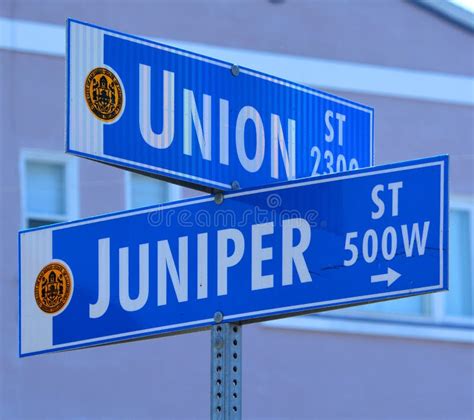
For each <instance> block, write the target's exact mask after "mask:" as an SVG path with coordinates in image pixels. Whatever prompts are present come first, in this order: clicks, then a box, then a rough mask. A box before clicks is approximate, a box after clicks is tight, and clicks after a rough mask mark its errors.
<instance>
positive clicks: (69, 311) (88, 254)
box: [19, 156, 448, 356]
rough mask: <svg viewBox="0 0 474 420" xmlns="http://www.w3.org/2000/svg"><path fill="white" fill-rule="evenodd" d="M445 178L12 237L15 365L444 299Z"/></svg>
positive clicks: (354, 183)
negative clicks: (23, 359) (439, 295)
mask: <svg viewBox="0 0 474 420" xmlns="http://www.w3.org/2000/svg"><path fill="white" fill-rule="evenodd" d="M447 179H448V159H447V157H445V156H441V157H434V158H428V159H422V160H417V161H411V162H405V163H397V164H391V165H385V166H378V167H373V168H366V169H360V170H357V171H352V172H348V173H343V174H332V175H327V176H321V177H316V178H310V179H306V180H300V181H290V182H286V183H280V184H275V185H271V186H267V187H264V188H253V189H247V190H240V191H238V192H229V193H226V194H224V197H223V199H219V195H216V196H212V195H209V196H204V197H196V198H191V199H186V200H182V201H177V202H173V203H167V204H163V205H160V206H156V207H148V208H143V209H137V210H132V211H126V212H121V213H113V214H107V215H103V216H99V217H92V218H88V219H84V220H78V221H75V222H69V223H62V224H58V225H52V226H49V227H40V228H37V229H31V230H26V231H22V232H20V234H19V250H20V355H21V356H26V355H32V354H36V353H41V352H51V351H58V350H63V349H68V348H77V347H85V346H91V345H97V344H100V343H109V342H116V341H124V340H130V339H134V338H138V337H146V336H154V335H158V334H162V333H171V332H177V331H185V330H189V331H191V330H194V329H197V328H203V327H208V326H210V325H212V324H214V316H215V315H216V314H218V315H219V317H221V318H222V320H223V321H224V322H251V321H256V320H261V319H270V318H272V317H277V316H288V315H291V314H298V313H302V312H309V311H320V310H324V309H329V308H335V307H341V306H350V305H357V304H361V303H369V302H374V301H380V300H385V299H393V298H399V297H404V296H410V295H417V294H421V293H428V292H435V291H440V290H447V288H448V278H447V258H448V255H447V241H448V184H447ZM220 198H222V197H220Z"/></svg>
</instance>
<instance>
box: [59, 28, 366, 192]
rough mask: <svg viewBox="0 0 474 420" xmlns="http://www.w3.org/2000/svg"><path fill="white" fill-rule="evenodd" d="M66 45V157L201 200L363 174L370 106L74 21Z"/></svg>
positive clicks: (167, 46) (68, 31) (68, 30)
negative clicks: (204, 195)
mask: <svg viewBox="0 0 474 420" xmlns="http://www.w3.org/2000/svg"><path fill="white" fill-rule="evenodd" d="M67 34H68V38H67V119H66V121H67V131H66V133H67V136H66V137H67V138H66V151H67V152H68V153H72V154H75V155H78V156H82V157H86V158H90V159H94V160H97V161H99V162H103V163H107V164H110V165H114V166H119V167H122V168H125V169H128V170H133V171H137V172H140V173H144V174H148V175H150V176H155V177H158V178H162V179H165V180H168V181H173V182H176V183H180V184H183V185H187V186H191V187H194V188H198V189H202V190H205V191H214V190H224V191H225V190H230V189H235V188H239V187H241V188H247V187H254V186H263V185H267V184H271V183H276V182H282V181H287V180H292V179H298V178H305V177H309V176H315V175H319V174H330V173H335V172H341V171H346V170H352V169H357V168H363V167H368V166H371V165H373V120H374V118H373V114H374V111H373V109H372V108H370V107H367V106H365V105H361V104H358V103H355V102H353V101H350V100H347V99H343V98H340V97H337V96H334V95H331V94H329V93H324V92H321V91H319V90H316V89H312V88H309V87H306V86H301V85H298V84H296V83H293V82H289V81H286V80H282V79H279V78H277V77H274V76H270V75H267V74H263V73H260V72H258V71H255V70H251V69H247V68H244V67H238V66H236V65H235V64H231V63H227V62H224V61H221V60H218V59H214V58H210V57H205V56H203V55H200V54H196V53H193V52H189V51H184V50H181V49H179V48H175V47H172V46H169V45H164V44H161V43H157V42H154V41H151V40H149V39H144V38H139V37H135V36H132V35H127V34H123V33H119V32H116V31H113V30H110V29H105V28H100V27H98V26H95V25H91V24H87V23H83V22H79V21H76V20H72V19H69V20H68V22H67ZM348 77H350V75H348Z"/></svg>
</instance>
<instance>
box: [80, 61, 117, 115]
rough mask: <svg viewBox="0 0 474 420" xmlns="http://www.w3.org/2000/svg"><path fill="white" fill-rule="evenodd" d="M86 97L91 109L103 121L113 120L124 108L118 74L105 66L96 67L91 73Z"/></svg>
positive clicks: (88, 77)
mask: <svg viewBox="0 0 474 420" xmlns="http://www.w3.org/2000/svg"><path fill="white" fill-rule="evenodd" d="M84 97H85V99H86V103H87V106H88V107H89V109H90V111H91V112H92V113H93V114H94V115H95V117H96V118H98V119H99V120H101V121H105V122H112V121H113V120H115V118H117V116H118V115H119V114H120V111H121V110H122V106H123V91H122V86H120V82H119V80H118V79H117V76H115V74H114V73H112V72H111V71H110V70H109V69H106V68H104V67H96V68H95V69H94V70H92V71H91V72H90V73H89V75H88V76H87V78H86V82H85V84H84Z"/></svg>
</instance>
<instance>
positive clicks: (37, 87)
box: [0, 0, 474, 419]
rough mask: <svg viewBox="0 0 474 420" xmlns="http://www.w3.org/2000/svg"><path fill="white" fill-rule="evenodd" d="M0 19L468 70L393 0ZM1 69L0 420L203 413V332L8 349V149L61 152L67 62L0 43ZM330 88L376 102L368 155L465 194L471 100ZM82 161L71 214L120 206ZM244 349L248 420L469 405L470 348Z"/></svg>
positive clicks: (319, 341) (65, 12)
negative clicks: (435, 168) (413, 165)
mask: <svg viewBox="0 0 474 420" xmlns="http://www.w3.org/2000/svg"><path fill="white" fill-rule="evenodd" d="M0 15H1V16H3V17H13V18H15V19H25V20H32V21H38V22H48V23H52V24H60V25H63V24H64V21H65V18H66V17H68V16H70V17H74V18H78V19H84V20H87V21H91V22H93V23H97V24H100V25H104V26H109V27H112V28H115V29H117V30H123V31H127V32H131V33H136V34H143V35H148V36H153V37H163V38H170V39H176V40H185V41H194V42H201V43H209V44H213V45H220V46H229V47H236V48H240V49H252V50H264V51H272V52H276V53H285V54H294V55H301V56H307V57H315V58H324V59H330V60H342V61H345V62H355V63H369V64H375V65H379V66H389V67H397V68H398V67H403V68H408V69H414V70H420V71H423V72H427V71H428V72H442V73H448V74H452V75H464V76H471V77H472V75H473V73H474V61H473V59H472V54H471V55H470V54H468V53H467V52H468V51H472V45H473V44H472V41H473V37H472V34H471V33H469V32H467V31H465V30H463V29H461V28H459V27H457V26H455V25H453V24H451V23H448V22H446V21H444V20H442V19H441V18H439V17H437V16H434V15H432V14H430V13H427V12H425V11H424V10H422V9H419V8H417V7H415V6H413V5H412V4H410V3H408V2H401V1H386V2H381V1H375V0H374V1H370V0H366V1H359V2H355V1H332V2H329V1H314V2H313V1H295V0H293V1H291V0H287V1H285V2H283V3H281V4H271V3H270V2H268V1H264V0H258V1H250V0H246V1H241V2H237V1H205V0H202V1H160V2H152V1H139V2H137V1H131V0H122V1H120V2H112V1H102V2H92V1H78V0H68V1H62V2H59V1H47V0H43V1H41V2H39V1H34V0H30V1H13V0H9V1H6V2H5V3H3V2H2V3H1V7H0ZM0 24H1V23H0ZM0 71H1V73H0V75H1V78H0V92H2V94H1V95H0V115H1V117H0V118H1V120H0V121H1V126H0V136H1V137H0V151H1V157H0V158H1V163H0V174H1V175H0V181H1V190H0V191H1V202H2V205H1V206H0V220H1V223H0V227H1V231H0V232H1V239H0V246H1V249H2V253H1V258H2V259H1V260H0V264H1V270H0V272H1V273H2V285H1V286H0V314H1V319H0V326H1V331H2V333H1V335H0V337H1V338H0V340H1V349H0V357H1V359H0V371H1V376H0V418H5V419H23V418H45V419H46V418H48V419H53V418H130V419H131V418H206V417H208V415H209V373H210V372H209V369H210V361H209V354H210V348H209V343H210V334H209V332H206V331H205V332H199V333H194V334H188V335H180V336H175V337H166V338H160V339H153V340H145V341H140V342H134V343H127V344H120V345H113V346H106V347H98V348H91V349H85V350H78V351H71V352H64V353H57V354H48V355H42V356H37V357H31V358H26V359H19V358H18V356H17V353H18V352H17V347H18V339H17V335H18V316H17V313H18V304H17V290H18V273H17V271H18V270H17V245H16V243H17V231H18V229H19V228H20V226H21V220H22V215H21V208H20V199H21V191H20V182H19V155H20V151H21V150H22V149H25V148H28V149H41V150H51V151H62V150H63V144H64V115H65V110H64V101H65V99H64V98H65V90H64V85H65V80H64V59H63V58H61V57H58V56H50V55H39V54H26V53H19V52H14V51H8V50H0ZM278 71H279V70H278V69H275V74H277V75H278ZM347 77H348V78H350V77H351V75H350V74H348V75H347ZM296 81H298V80H296ZM334 92H335V93H336V94H339V95H341V96H344V97H347V98H349V99H353V100H356V101H359V102H362V103H365V104H367V105H370V106H373V107H374V108H375V116H376V117H375V146H376V149H375V157H376V158H375V160H376V163H386V162H394V161H398V160H405V159H411V158H417V157H423V156H427V155H434V154H441V153H449V154H450V156H451V175H450V176H451V183H450V188H451V192H452V193H453V194H457V195H463V196H468V197H472V196H473V194H474V183H473V179H474V172H473V171H474V169H473V168H474V128H473V121H474V118H473V117H474V115H473V107H472V103H471V105H469V104H453V103H452V102H450V101H442V100H439V101H427V100H416V99H407V98H403V97H396V96H379V95H374V94H367V93H354V92H350V91H343V90H340V91H334ZM71 159H74V158H71ZM79 171H80V217H85V216H90V215H95V214H99V213H104V212H109V211H115V210H119V209H122V208H123V207H124V205H125V198H124V190H125V189H124V174H123V171H121V170H118V169H114V168H109V167H106V166H104V165H101V164H98V163H94V162H87V161H85V160H81V161H80V162H79ZM420 199H422V198H420ZM243 343H244V344H243V346H244V347H243V375H244V378H243V410H244V415H243V418H287V419H293V418H321V419H346V418H351V419H382V418H387V419H408V418H438V419H446V418H449V419H468V418H469V417H470V416H471V415H472V414H473V395H474V384H473V378H474V357H473V356H474V351H473V346H472V344H468V343H463V342H456V341H444V340H438V339H432V340H426V339H413V338H412V339H409V338H402V337H387V336H383V335H382V336H374V335H370V334H365V335H359V334H343V333H336V332H318V331H301V330H297V329H291V328H275V327H272V326H270V325H268V324H256V325H252V326H245V327H244V332H243Z"/></svg>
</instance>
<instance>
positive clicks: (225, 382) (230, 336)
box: [211, 312, 242, 420]
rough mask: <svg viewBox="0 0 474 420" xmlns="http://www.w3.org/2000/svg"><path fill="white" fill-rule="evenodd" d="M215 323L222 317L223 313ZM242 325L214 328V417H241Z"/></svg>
mask: <svg viewBox="0 0 474 420" xmlns="http://www.w3.org/2000/svg"><path fill="white" fill-rule="evenodd" d="M214 318H215V320H216V322H220V321H219V320H222V314H221V313H220V312H218V313H216V315H215V317H214ZM241 395H242V326H241V325H240V324H237V323H224V324H218V325H214V326H213V327H212V329H211V419H213V420H221V419H226V420H227V419H241V418H242V397H241Z"/></svg>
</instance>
